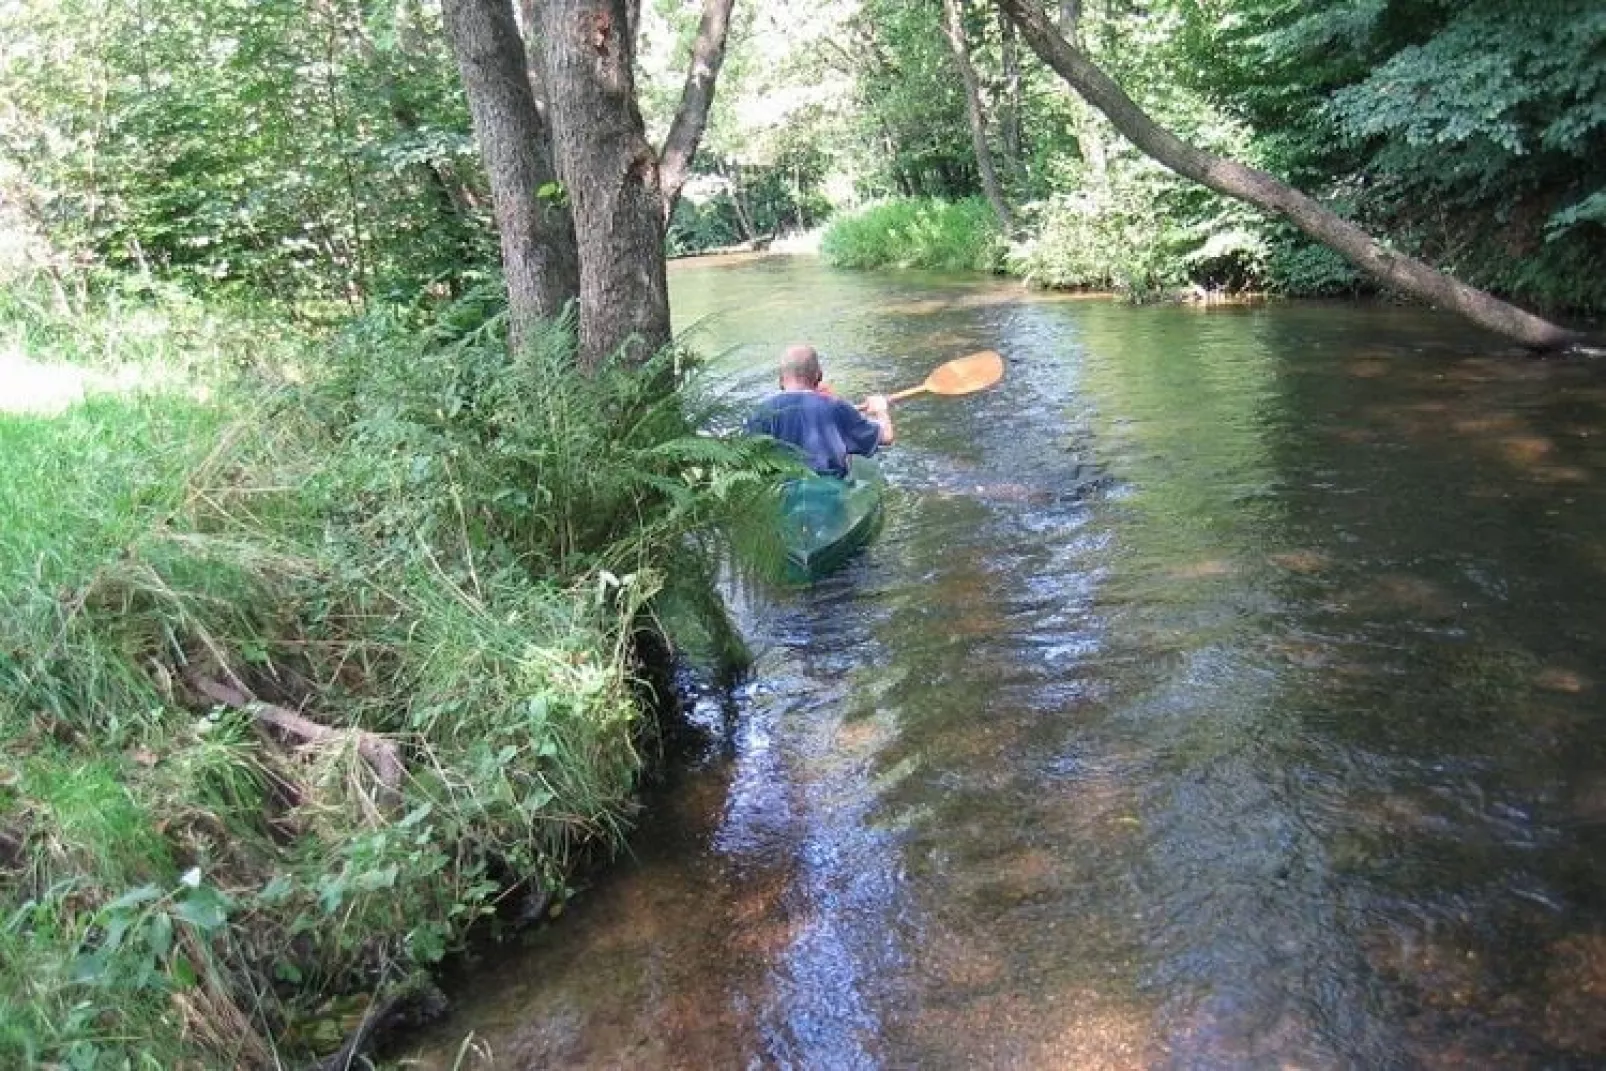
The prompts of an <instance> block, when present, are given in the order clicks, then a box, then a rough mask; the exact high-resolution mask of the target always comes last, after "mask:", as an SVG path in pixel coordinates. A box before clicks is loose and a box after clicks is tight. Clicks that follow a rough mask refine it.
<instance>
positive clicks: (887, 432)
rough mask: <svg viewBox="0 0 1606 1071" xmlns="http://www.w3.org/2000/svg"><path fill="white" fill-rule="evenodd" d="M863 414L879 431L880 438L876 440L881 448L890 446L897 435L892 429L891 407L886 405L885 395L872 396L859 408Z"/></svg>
mask: <svg viewBox="0 0 1606 1071" xmlns="http://www.w3.org/2000/svg"><path fill="white" fill-rule="evenodd" d="M859 412H861V413H863V414H864V415H865V417H866V418H868V419H869V420H870V421H871V422H872V423H874V424H875V426H876V427H878V428H880V429H881V436H880V438H879V439H878V440H877V441H878V442H879V443H880V445H882V446H891V445H892V444H893V441H894V440H896V438H897V434H896V433H895V432H894V431H893V429H892V406H891V405H889V404H888V403H887V398H886V395H884V394H872V395H870V397H868V398H866V399H865V400H864V404H863V405H861V406H859Z"/></svg>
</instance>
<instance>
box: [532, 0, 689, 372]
mask: <svg viewBox="0 0 1606 1071" xmlns="http://www.w3.org/2000/svg"><path fill="white" fill-rule="evenodd" d="M631 28H632V27H631V19H630V13H629V10H628V4H627V3H626V0H548V3H547V5H546V11H545V13H544V16H543V18H542V30H543V33H542V43H543V45H544V48H545V55H546V77H547V88H548V90H549V92H550V94H551V96H550V100H549V102H548V107H549V109H550V111H549V114H550V115H551V119H552V149H553V157H554V158H555V160H556V162H557V166H558V173H559V174H560V175H561V176H562V177H563V183H564V186H565V188H566V189H567V191H568V195H569V202H570V205H571V206H572V210H573V213H574V227H575V233H576V235H577V236H578V237H579V239H580V243H581V244H580V360H581V363H582V365H583V366H584V367H587V368H595V367H597V366H598V365H599V364H600V363H601V362H602V361H603V360H605V359H606V358H607V357H609V356H610V355H612V354H614V353H615V352H618V351H620V350H625V351H626V352H627V357H628V358H629V359H631V360H638V361H639V360H645V359H646V358H647V357H649V356H650V355H652V354H653V353H655V352H657V351H658V350H659V349H661V348H663V347H664V346H666V345H667V344H668V343H669V338H670V332H669V286H668V281H667V278H666V276H667V272H666V269H665V266H664V216H663V201H662V199H661V196H660V193H659V184H658V156H657V154H656V153H654V152H653V150H652V146H651V145H649V144H647V135H646V131H645V128H644V127H643V124H642V120H641V110H640V108H639V107H638V106H637V104H636V85H635V78H634V74H633V71H632V68H633V66H634V58H635V56H634V54H635V49H634V42H633V39H632V33H631ZM520 78H521V84H523V85H525V86H526V88H527V87H528V83H527V82H523V81H522V79H523V74H522V72H521V74H520ZM532 110H533V109H532Z"/></svg>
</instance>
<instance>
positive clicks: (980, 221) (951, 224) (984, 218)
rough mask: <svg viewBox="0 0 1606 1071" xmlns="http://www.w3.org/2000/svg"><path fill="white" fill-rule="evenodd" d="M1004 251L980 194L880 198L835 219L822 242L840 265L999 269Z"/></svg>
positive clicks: (830, 260) (828, 255)
mask: <svg viewBox="0 0 1606 1071" xmlns="http://www.w3.org/2000/svg"><path fill="white" fill-rule="evenodd" d="M1003 252H1004V244H1003V240H1002V236H1001V235H1000V234H999V231H998V224H997V222H996V221H995V220H994V218H993V215H992V210H991V209H990V208H988V206H987V203H986V202H985V201H983V200H981V199H980V198H978V197H971V198H966V199H964V200H962V201H940V200H937V199H936V198H914V197H907V198H896V199H893V200H887V201H879V202H876V203H875V204H872V205H869V206H867V207H865V208H862V209H859V210H858V211H856V212H852V213H849V214H847V215H842V216H838V217H836V218H835V219H833V220H832V221H831V223H830V224H829V225H828V226H827V228H826V231H825V235H824V237H823V238H822V239H821V241H820V254H821V256H823V257H824V258H825V260H826V263H828V264H832V265H834V266H836V267H839V268H882V267H896V268H930V269H935V270H941V271H997V270H998V269H999V268H1000V266H1001V265H1002V261H1003Z"/></svg>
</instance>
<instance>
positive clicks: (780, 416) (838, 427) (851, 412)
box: [747, 390, 881, 476]
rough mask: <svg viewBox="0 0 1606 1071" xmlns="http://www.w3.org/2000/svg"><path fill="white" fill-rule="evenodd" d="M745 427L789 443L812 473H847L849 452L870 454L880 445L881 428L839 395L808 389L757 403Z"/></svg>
mask: <svg viewBox="0 0 1606 1071" xmlns="http://www.w3.org/2000/svg"><path fill="white" fill-rule="evenodd" d="M747 430H748V431H750V432H752V433H754V434H757V435H770V436H773V437H774V438H777V439H779V440H781V441H782V442H784V443H790V444H792V445H793V446H794V447H796V448H797V450H798V452H799V453H801V454H802V455H803V460H804V461H805V462H806V463H807V464H808V466H809V468H811V469H813V470H814V471H815V472H818V473H822V474H829V475H832V476H846V475H847V474H848V455H849V454H863V455H864V456H865V457H869V456H870V455H871V454H873V453H875V449H876V447H877V446H879V445H880V444H881V426H880V425H879V424H877V423H876V422H875V421H873V420H870V419H868V418H866V417H865V416H864V414H862V413H860V412H859V411H858V410H857V409H855V408H854V407H853V406H852V405H849V404H848V403H847V402H844V401H843V400H842V399H840V398H832V397H829V396H827V395H824V394H818V393H816V392H814V391H811V390H783V391H781V392H780V393H779V394H774V395H771V396H770V397H768V398H766V399H765V400H764V401H763V402H761V403H759V407H758V412H756V413H754V414H753V416H752V418H751V419H749V420H748V422H747Z"/></svg>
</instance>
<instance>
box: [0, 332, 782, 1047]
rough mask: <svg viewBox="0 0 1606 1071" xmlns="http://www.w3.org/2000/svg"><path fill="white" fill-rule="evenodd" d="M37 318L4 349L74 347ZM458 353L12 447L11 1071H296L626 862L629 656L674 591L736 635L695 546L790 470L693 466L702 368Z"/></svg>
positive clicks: (569, 342) (170, 405)
mask: <svg viewBox="0 0 1606 1071" xmlns="http://www.w3.org/2000/svg"><path fill="white" fill-rule="evenodd" d="M19 308H26V309H27V310H28V311H27V313H26V315H27V316H28V317H32V318H33V319H32V320H30V321H29V322H28V323H23V322H22V321H21V320H19V316H18V313H17V312H16V310H17V309H19ZM43 308H44V306H42V305H40V304H39V303H37V302H31V301H30V302H24V303H22V304H20V305H19V304H17V303H12V304H10V305H6V306H0V317H4V320H3V322H0V326H3V327H4V328H6V329H7V330H10V331H12V333H13V334H14V335H15V332H16V331H17V330H20V329H22V328H26V329H27V332H28V334H27V337H28V338H30V339H32V340H34V343H40V340H47V339H49V338H69V337H73V335H72V333H71V332H68V331H65V330H60V331H55V330H54V328H52V331H46V330H44V328H45V327H51V326H52V325H50V324H48V323H46V322H45V321H47V320H48V318H49V314H48V313H45V312H43V311H41V310H42V309H43ZM147 311H148V312H149V313H150V315H151V317H152V319H151V323H150V330H151V332H152V333H153V334H155V335H160V334H162V332H163V326H162V325H163V322H164V321H163V311H162V309H161V308H160V307H158V306H152V307H151V308H150V309H149V310H147ZM181 319H182V318H180V317H174V318H172V319H170V320H169V321H167V327H168V328H170V329H172V330H174V331H176V330H177V328H178V326H179V323H180V320H181ZM184 322H188V321H184ZM442 325H444V326H437V327H436V328H435V329H434V330H432V331H430V332H425V333H422V334H421V333H419V332H418V331H416V330H414V329H413V327H414V325H411V324H409V323H406V322H404V321H402V320H401V319H399V318H396V317H387V316H375V317H373V318H371V319H369V320H367V321H364V322H362V323H360V324H358V325H356V326H354V327H353V328H352V329H351V330H350V331H348V332H347V333H346V334H345V335H344V337H343V338H342V339H340V340H339V341H338V342H336V343H335V344H334V345H332V346H325V347H323V352H322V357H323V363H322V365H321V366H317V367H309V366H308V364H307V362H306V361H305V357H306V355H307V353H308V352H309V349H308V347H307V345H306V342H305V340H300V341H295V342H285V343H283V344H279V343H275V342H273V341H272V340H271V338H270V339H269V340H268V341H267V342H265V343H263V344H261V345H259V346H258V347H257V348H256V349H255V350H254V351H252V352H251V353H250V355H249V361H248V360H247V355H246V353H245V352H244V351H239V352H235V351H230V352H227V353H225V354H224V355H223V356H224V357H225V358H226V359H223V360H220V361H215V362H211V363H210V364H208V367H210V368H213V369H214V374H213V376H212V378H211V379H210V380H208V381H206V382H203V383H198V382H195V381H194V380H193V379H190V380H188V381H181V380H180V379H179V378H171V377H170V378H168V379H153V380H151V381H150V382H151V384H153V385H151V386H149V387H148V388H147V389H144V390H137V391H133V392H121V393H104V394H103V393H95V392H91V395H90V397H89V398H88V399H87V400H85V401H84V402H82V403H80V404H78V405H75V406H73V407H71V408H69V409H67V410H66V411H65V412H63V413H60V414H59V415H55V416H51V417H43V416H17V415H9V416H8V415H3V414H0V450H3V452H4V454H5V457H6V459H7V463H6V465H5V466H4V468H3V470H0V510H3V511H4V513H5V515H6V516H7V517H8V518H11V519H12V520H11V521H10V522H8V524H7V525H6V527H5V529H4V532H3V535H0V592H3V593H4V594H3V595H0V734H3V735H4V737H5V739H6V740H7V741H8V749H7V751H6V753H5V755H4V757H0V1063H3V1064H5V1065H6V1066H26V1065H31V1064H36V1063H50V1064H61V1065H69V1066H73V1067H94V1066H120V1065H127V1064H140V1063H141V1061H144V1062H145V1063H146V1064H149V1065H151V1066H176V1065H180V1064H186V1063H187V1064H190V1065H199V1066H247V1067H249V1066H268V1065H273V1064H276V1063H281V1062H296V1061H298V1060H299V1059H301V1058H303V1057H305V1056H306V1055H307V1054H309V1053H311V1052H315V1051H318V1050H320V1049H322V1048H327V1047H330V1043H331V1042H333V1043H336V1044H338V1040H339V1036H340V1034H341V1033H342V1032H343V1031H342V1030H341V1029H340V1028H339V1027H338V1026H337V1025H335V1024H333V1023H330V1022H327V1021H325V1020H324V1016H325V1015H326V1014H327V1013H324V1012H319V1010H318V1009H319V1008H321V1007H324V1006H325V1005H326V1003H327V1000H328V998H329V997H330V996H332V995H334V994H339V993H351V992H365V993H371V992H375V991H376V990H379V989H382V988H384V987H386V986H388V985H390V984H392V983H394V982H395V981H396V980H397V979H402V978H406V977H408V976H409V975H411V974H413V973H414V972H417V971H420V970H423V969H426V968H427V967H428V966H429V965H430V964H433V963H435V962H436V961H438V960H439V959H440V958H441V957H442V956H443V955H444V954H446V952H448V951H449V950H450V949H452V948H454V947H456V946H457V945H458V944H459V943H460V942H461V940H462V939H463V937H464V934H465V933H466V932H467V930H468V928H469V927H470V926H471V925H472V924H473V923H474V922H475V921H476V920H479V919H482V918H484V917H486V916H487V915H489V914H491V913H492V912H493V910H494V908H495V905H496V904H497V903H499V902H503V901H505V900H507V899H508V898H509V896H510V895H511V894H513V893H514V892H516V891H518V890H520V889H523V890H525V898H526V899H528V900H529V901H531V902H534V903H544V902H546V901H547V900H549V899H551V898H561V897H563V896H564V895H566V886H565V876H566V874H567V873H568V871H569V869H570V867H571V865H572V863H573V860H574V858H575V856H576V853H577V852H578V851H580V850H582V849H584V848H586V846H587V845H595V846H597V847H598V848H600V849H602V850H608V849H609V848H611V847H612V846H613V845H616V844H617V843H618V842H619V839H620V836H621V834H622V831H623V829H624V827H625V825H626V823H627V821H628V819H629V815H630V812H631V809H632V806H633V803H632V795H633V791H634V786H635V782H636V778H637V775H638V771H639V770H640V768H641V764H642V754H641V743H642V740H643V732H644V729H645V724H644V721H643V718H642V711H641V706H640V703H641V700H640V697H639V692H638V690H637V688H636V687H635V682H634V678H635V672H636V671H635V667H634V663H633V653H632V643H631V637H632V634H633V631H634V630H635V629H636V628H637V627H638V623H639V621H640V619H641V616H642V614H643V613H644V612H651V611H652V610H653V608H654V607H656V606H658V605H659V604H661V603H662V602H663V600H664V599H665V596H666V595H667V594H668V592H669V591H670V590H671V589H674V588H675V587H677V586H678V588H679V590H680V592H682V594H681V595H679V596H678V597H677V600H676V601H677V604H679V605H693V606H703V607H707V606H710V605H716V604H714V602H713V600H712V599H711V598H710V597H709V592H708V589H706V588H703V589H702V590H701V591H699V589H698V585H699V583H700V582H701V579H700V578H702V577H705V576H706V575H707V572H708V565H707V562H706V559H705V558H704V557H703V555H702V552H703V551H704V550H706V549H707V546H708V543H709V540H710V539H711V538H712V536H711V534H710V533H711V531H712V530H713V529H712V526H713V525H714V524H715V523H716V522H718V521H719V520H720V519H721V517H722V516H724V515H726V514H727V513H735V512H739V511H740V510H741V509H742V508H745V505H746V504H747V503H749V501H752V502H757V501H758V500H759V499H760V498H761V497H762V491H763V489H764V488H765V487H767V483H768V477H767V472H768V471H769V466H770V462H769V461H768V460H767V458H768V455H767V454H765V453H764V452H763V449H762V447H760V446H759V445H757V444H754V443H748V442H732V443H726V442H724V441H721V440H718V439H712V438H707V437H705V436H702V435H699V434H697V433H696V429H697V427H698V425H699V423H700V422H701V421H702V420H703V419H705V418H706V417H708V416H709V415H710V413H709V408H708V406H707V405H705V404H704V403H702V402H699V401H698V400H697V397H696V395H695V393H680V392H670V393H667V394H666V393H665V392H664V391H663V390H662V385H663V384H664V383H665V382H667V381H673V380H675V379H677V378H679V377H678V376H677V375H676V372H675V366H674V357H673V355H666V357H665V358H664V359H663V361H662V362H661V363H660V365H659V366H657V367H654V368H649V369H647V370H646V371H645V372H644V373H642V372H638V371H637V370H633V369H627V368H623V367H611V368H608V369H605V370H604V371H603V372H602V373H601V374H599V375H597V376H595V377H591V378H588V377H582V376H579V375H577V374H576V373H575V372H574V369H573V366H572V361H573V353H574V342H573V334H572V331H571V329H570V327H569V325H565V324H560V325H555V326H554V327H552V328H551V329H550V330H549V331H547V332H546V333H544V334H542V335H541V336H540V337H539V338H537V339H536V341H535V343H534V345H532V347H531V348H530V349H529V350H528V351H527V352H526V353H525V354H523V355H521V356H520V357H518V358H517V359H510V358H508V357H507V356H506V354H505V351H504V349H503V347H502V346H501V344H500V342H499V340H498V338H497V337H496V331H495V329H494V328H495V324H494V323H490V324H486V323H483V322H480V320H479V317H478V314H476V313H475V312H473V311H472V307H469V308H459V309H456V310H452V314H451V315H449V316H448V317H446V318H445V319H444V320H443V321H442ZM54 326H55V327H61V326H63V325H54ZM95 330H96V329H95V328H94V327H93V326H92V325H90V324H87V323H86V324H84V325H83V331H82V332H80V337H82V336H83V335H85V334H87V335H93V334H94V333H95ZM107 337H110V336H109V335H108V336H107ZM264 337H267V336H264ZM172 345H173V348H174V352H175V353H185V354H187V353H189V352H190V349H189V344H188V343H186V342H184V341H182V340H181V339H178V338H177V337H176V336H175V337H174V339H173V340H172ZM33 352H34V353H35V354H36V356H40V357H43V358H46V362H47V363H48V359H49V358H50V357H52V356H62V355H63V353H62V352H61V351H57V352H55V353H52V352H50V351H49V350H48V348H46V349H39V348H37V347H36V348H35V349H34V351H33ZM179 363H181V364H183V363H184V362H183V361H181V362H179ZM192 365H193V362H192ZM247 365H249V366H250V367H251V368H253V369H261V368H268V367H274V368H280V369H282V370H284V372H285V373H286V375H287V377H288V378H289V379H292V380H293V379H295V378H307V379H308V380H309V381H308V382H305V383H299V384H298V383H294V382H282V381H281V382H278V383H267V384H265V383H264V382H263V380H262V377H261V376H260V375H259V374H257V373H256V372H252V373H251V374H250V375H248V376H242V375H240V374H239V373H237V372H236V371H234V370H235V369H237V368H240V367H245V366H247ZM202 387H205V388H206V389H207V390H206V391H205V392H203V391H202V390H200V389H199V388H202ZM203 394H205V396H206V399H207V400H205V401H203V400H201V397H202V395H203ZM686 593H689V594H686ZM716 608H717V605H716ZM705 627H706V628H709V629H712V630H714V631H717V628H718V623H717V622H716V623H715V624H714V625H712V626H705ZM249 696H254V697H257V698H260V699H262V700H264V701H267V702H269V703H274V704H278V705H279V706H280V707H284V708H290V709H293V710H297V711H300V712H301V713H302V715H303V716H304V717H306V718H308V719H311V720H312V721H314V722H316V723H317V724H318V725H321V726H322V727H323V730H324V731H323V733H322V736H321V738H319V739H314V740H311V741H300V740H297V739H295V738H286V737H284V736H283V734H279V739H278V740H277V742H271V741H269V740H267V739H265V738H264V736H263V735H262V732H261V729H262V726H261V725H260V724H259V719H258V717H257V716H256V715H255V714H254V713H253V711H255V710H257V709H259V708H255V707H252V706H251V705H250V704H249V703H248V702H245V701H244V700H245V699H247V698H248V697H249ZM287 745H299V746H287ZM376 748H377V749H379V750H377V751H376ZM376 754H380V755H384V754H389V755H391V756H393V757H395V758H397V759H399V760H400V762H401V764H402V767H403V769H402V771H401V772H400V775H399V776H392V775H389V774H387V768H386V766H385V764H384V763H383V762H380V761H376V760H375V757H374V756H375V755H376Z"/></svg>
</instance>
